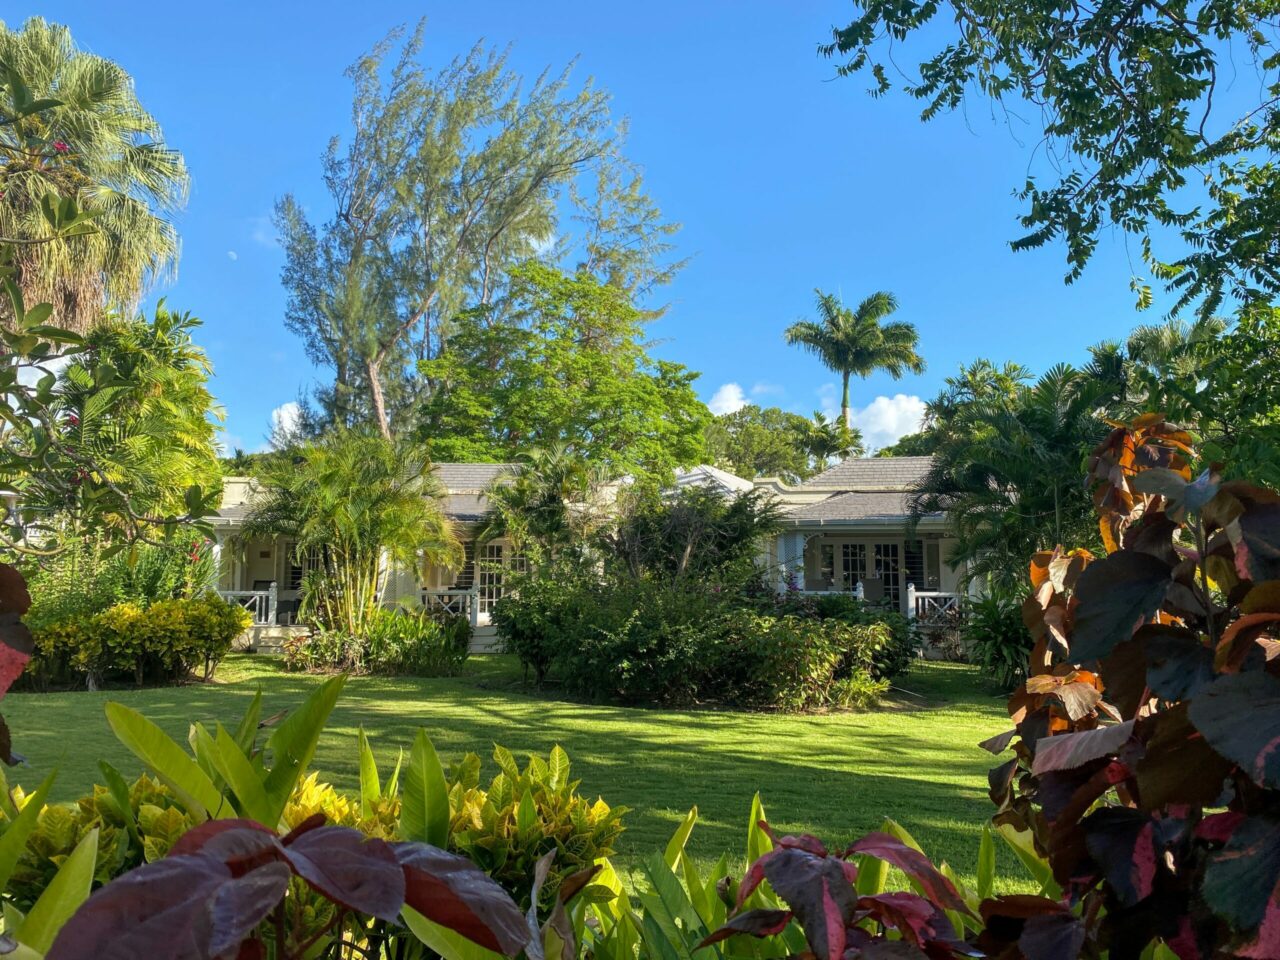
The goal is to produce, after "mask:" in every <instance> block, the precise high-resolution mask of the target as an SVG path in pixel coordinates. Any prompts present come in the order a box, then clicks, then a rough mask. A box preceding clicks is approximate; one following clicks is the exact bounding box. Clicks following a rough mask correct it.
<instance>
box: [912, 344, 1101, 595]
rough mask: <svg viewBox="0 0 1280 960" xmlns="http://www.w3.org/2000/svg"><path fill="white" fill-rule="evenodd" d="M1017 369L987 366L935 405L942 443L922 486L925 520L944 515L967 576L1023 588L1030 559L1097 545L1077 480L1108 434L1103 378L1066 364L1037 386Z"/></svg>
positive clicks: (968, 374) (919, 509)
mask: <svg viewBox="0 0 1280 960" xmlns="http://www.w3.org/2000/svg"><path fill="white" fill-rule="evenodd" d="M1020 378H1021V371H1020V369H1018V368H1013V369H1009V368H1006V369H1005V370H1004V371H1000V370H996V369H995V368H994V367H992V366H991V365H990V364H985V363H982V362H980V363H979V364H976V365H975V368H971V369H970V370H969V371H962V375H961V377H959V378H956V379H955V380H952V381H949V383H948V387H947V389H946V390H945V391H944V392H943V394H942V395H941V396H940V397H939V398H938V400H936V401H935V402H934V404H933V405H931V410H933V411H934V413H933V414H932V415H931V416H932V417H933V418H934V419H933V420H931V422H936V423H937V431H938V432H937V438H938V446H937V448H936V451H935V454H934V460H933V464H932V466H931V468H930V470H929V472H928V473H927V474H926V475H925V477H924V479H923V480H922V481H921V484H920V486H919V488H918V489H917V490H916V492H915V495H914V498H913V502H912V511H913V513H914V514H915V515H916V516H924V515H927V514H933V513H937V512H939V511H945V512H946V514H947V519H948V521H949V523H950V525H951V529H952V530H953V531H954V535H955V538H956V540H955V544H954V545H953V547H952V551H951V562H952V563H955V564H962V565H963V568H964V570H965V576H966V577H968V578H970V579H972V578H984V579H985V580H986V581H988V582H989V583H990V584H991V585H993V586H995V587H997V588H1004V589H1017V588H1018V585H1019V584H1020V582H1021V580H1022V577H1023V571H1024V570H1025V564H1026V558H1027V557H1028V556H1030V555H1031V554H1032V553H1034V552H1036V551H1037V550H1042V549H1047V548H1052V547H1053V546H1054V545H1055V544H1059V543H1070V542H1078V543H1085V544H1091V543H1094V542H1096V540H1095V538H1094V535H1093V530H1094V529H1095V524H1094V522H1093V519H1092V517H1091V509H1092V508H1091V504H1090V501H1089V496H1088V491H1087V490H1085V489H1084V487H1083V486H1081V484H1079V483H1078V482H1076V481H1075V480H1074V479H1073V478H1074V477H1076V476H1078V475H1079V473H1080V470H1081V468H1082V466H1083V464H1084V461H1085V458H1086V456H1087V455H1088V451H1089V449H1090V448H1091V447H1092V446H1093V445H1094V444H1096V443H1097V442H1098V440H1100V439H1101V438H1102V436H1103V435H1104V434H1105V432H1106V429H1107V428H1106V424H1105V423H1104V422H1103V421H1102V420H1101V419H1100V418H1099V416H1098V414H1099V411H1100V410H1101V409H1102V408H1103V406H1104V404H1105V398H1106V387H1105V384H1103V383H1102V382H1100V381H1099V380H1098V379H1097V378H1095V377H1092V376H1090V375H1088V374H1087V373H1085V372H1082V371H1078V370H1075V369H1073V368H1072V367H1069V366H1066V365H1065V364H1060V365H1059V366H1056V367H1054V368H1053V369H1051V370H1049V371H1048V372H1047V373H1045V374H1044V376H1042V377H1041V378H1040V379H1039V380H1038V381H1036V382H1035V383H1034V384H1031V385H1027V384H1024V383H1021V382H1020Z"/></svg>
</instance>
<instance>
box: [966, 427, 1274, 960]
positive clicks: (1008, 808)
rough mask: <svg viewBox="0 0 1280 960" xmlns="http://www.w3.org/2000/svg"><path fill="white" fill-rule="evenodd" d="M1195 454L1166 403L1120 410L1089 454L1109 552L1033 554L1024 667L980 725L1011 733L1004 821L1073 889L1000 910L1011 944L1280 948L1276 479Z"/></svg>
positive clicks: (1202, 950) (1093, 953)
mask: <svg viewBox="0 0 1280 960" xmlns="http://www.w3.org/2000/svg"><path fill="white" fill-rule="evenodd" d="M1193 461H1194V450H1193V447H1192V438H1191V437H1190V436H1189V435H1188V434H1187V433H1185V432H1183V431H1182V430H1179V429H1177V428H1176V427H1173V426H1171V425H1169V424H1167V423H1165V422H1164V421H1163V420H1162V418H1160V417H1159V416H1147V417H1143V418H1141V419H1139V420H1136V421H1134V422H1133V423H1130V424H1118V425H1116V426H1115V429H1114V430H1113V431H1112V432H1111V434H1110V436H1109V437H1108V438H1107V439H1106V440H1105V441H1104V442H1103V443H1102V444H1101V445H1100V446H1099V447H1098V448H1097V449H1096V450H1095V451H1094V453H1093V456H1092V458H1091V461H1090V466H1089V470H1090V478H1091V481H1092V482H1093V483H1094V499H1095V503H1096V504H1097V507H1098V512H1099V521H1100V530H1101V534H1102V539H1103V542H1104V543H1105V544H1106V547H1107V550H1108V553H1107V555H1106V556H1105V557H1103V558H1101V559H1099V558H1096V557H1094V556H1093V555H1091V554H1090V553H1089V552H1087V551H1083V550H1075V551H1070V552H1068V551H1064V550H1062V549H1061V548H1059V549H1057V550H1055V551H1053V552H1051V553H1044V554H1040V555H1037V556H1036V557H1035V558H1034V560H1033V561H1032V564H1031V581H1032V587H1033V594H1032V596H1031V597H1030V598H1029V599H1028V600H1027V602H1026V604H1025V606H1024V619H1025V621H1026V623H1027V626H1028V628H1029V629H1030V630H1031V632H1032V635H1033V638H1034V640H1035V648H1034V651H1033V653H1032V657H1031V664H1030V668H1029V671H1028V674H1029V679H1028V680H1027V682H1026V683H1025V684H1024V685H1023V687H1021V688H1020V689H1019V690H1017V691H1015V693H1014V694H1013V695H1012V696H1011V697H1010V700H1009V714H1010V716H1011V717H1012V719H1013V723H1014V728H1013V729H1012V730H1010V731H1009V732H1008V733H1006V734H1003V735H1001V736H999V737H995V738H992V740H990V741H988V742H987V744H985V745H986V746H987V747H988V748H989V749H991V750H992V752H994V753H1000V752H1002V751H1003V750H1005V749H1006V748H1008V747H1010V746H1011V747H1012V749H1013V752H1014V756H1013V758H1012V759H1010V760H1009V761H1008V762H1006V763H1004V764H1003V765H1001V766H1000V767H997V768H996V769H995V770H993V771H992V772H991V777H990V786H991V796H992V799H993V800H994V801H995V802H996V803H997V804H998V806H999V812H998V813H997V815H996V817H995V822H996V823H997V824H998V825H1001V824H1008V825H1010V826H1012V827H1013V828H1014V829H1017V830H1025V831H1029V832H1030V835H1031V837H1033V838H1034V843H1035V846H1036V848H1037V849H1038V851H1039V852H1040V853H1041V854H1042V855H1043V856H1044V857H1046V858H1047V859H1048V862H1049V864H1050V865H1051V867H1052V871H1053V877H1052V880H1049V881H1048V884H1049V885H1055V886H1056V887H1057V888H1058V889H1057V890H1051V891H1050V892H1052V893H1057V892H1058V891H1059V890H1060V893H1061V896H1060V899H1057V904H1056V906H1055V905H1054V901H1053V900H1052V899H1046V898H1032V899H1031V900H1022V901H1019V902H1018V903H1017V904H1012V903H1011V904H1010V905H1009V909H1008V910H1006V913H1005V916H1004V917H1002V918H995V917H992V918H989V919H988V923H987V932H988V934H989V935H992V934H995V933H1001V934H1002V939H1003V940H1005V941H1009V940H1010V938H1013V940H1014V942H1016V943H1017V945H1018V952H1017V953H1012V954H1009V955H1010V956H1018V955H1019V954H1020V955H1024V956H1026V957H1029V958H1032V960H1041V958H1054V960H1056V958H1063V960H1066V958H1074V957H1077V956H1085V957H1098V956H1101V955H1102V954H1103V953H1104V952H1109V955H1110V957H1112V958H1120V957H1137V956H1139V955H1140V954H1142V953H1143V951H1144V950H1146V949H1148V948H1149V946H1150V945H1151V943H1152V942H1153V941H1160V942H1163V944H1164V945H1165V946H1166V947H1167V948H1168V949H1169V950H1172V951H1173V952H1174V953H1175V954H1176V955H1177V956H1178V957H1179V958H1181V960H1200V958H1209V957H1221V956H1241V957H1253V958H1274V957H1280V887H1278V883H1280V657H1278V656H1277V654H1280V494H1277V493H1275V492H1274V491H1271V490H1267V489H1263V488H1261V487H1257V486H1253V485H1251V484H1248V483H1245V482H1241V481H1228V482H1224V481H1223V480H1222V479H1221V477H1220V473H1219V470H1218V469H1217V468H1215V467H1210V468H1208V469H1205V470H1203V471H1201V472H1199V473H1198V474H1196V475H1194V476H1193V473H1192V470H1191V466H1190V465H1191V463H1192V462H1193ZM1033 901H1035V902H1033ZM1037 903H1038V905H1037ZM1014 907H1016V908H1017V909H1016V910H1015V909H1014ZM1067 908H1071V909H1070V910H1068V909H1067ZM1035 909H1039V910H1044V911H1048V910H1051V909H1054V910H1057V911H1058V919H1057V920H1055V921H1054V922H1055V923H1056V924H1057V927H1056V928H1055V929H1056V930H1057V934H1058V936H1057V938H1056V939H1055V940H1053V941H1052V942H1049V943H1046V942H1045V941H1043V940H1040V941H1035V940H1034V938H1032V940H1027V938H1026V935H1025V930H1024V928H1025V927H1026V926H1029V924H1030V922H1031V920H1030V919H1023V920H1021V921H1020V920H1019V918H1018V917H1017V916H1016V915H1015V914H1016V913H1017V912H1018V911H1021V912H1023V913H1027V914H1031V911H1032V910H1035ZM983 912H984V914H985V913H986V910H985V905H984V911H983ZM1045 915H1046V914H1044V913H1037V914H1034V916H1036V917H1039V916H1045ZM1019 924H1021V926H1020V925H1019ZM1015 934H1016V937H1015V936H1014V935H1015ZM1024 941H1025V942H1024ZM1033 941H1034V942H1033Z"/></svg>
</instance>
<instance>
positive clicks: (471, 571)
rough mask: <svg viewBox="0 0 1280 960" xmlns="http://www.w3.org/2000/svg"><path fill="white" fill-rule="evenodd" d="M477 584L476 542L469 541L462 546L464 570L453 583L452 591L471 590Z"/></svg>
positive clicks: (460, 571)
mask: <svg viewBox="0 0 1280 960" xmlns="http://www.w3.org/2000/svg"><path fill="white" fill-rule="evenodd" d="M475 582H476V542H475V541H474V540H467V541H466V542H465V543H463V544H462V569H460V570H459V571H458V576H457V577H456V578H455V579H454V581H453V586H452V587H450V588H449V589H450V590H470V589H471V588H472V587H473V586H475Z"/></svg>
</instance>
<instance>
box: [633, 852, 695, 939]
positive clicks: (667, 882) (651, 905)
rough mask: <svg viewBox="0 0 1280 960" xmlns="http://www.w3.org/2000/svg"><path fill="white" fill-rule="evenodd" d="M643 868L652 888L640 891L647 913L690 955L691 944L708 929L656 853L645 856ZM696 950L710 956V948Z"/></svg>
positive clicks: (674, 876) (669, 869)
mask: <svg viewBox="0 0 1280 960" xmlns="http://www.w3.org/2000/svg"><path fill="white" fill-rule="evenodd" d="M642 869H643V872H644V875H645V878H646V879H647V880H648V881H649V885H650V888H651V892H649V893H646V894H641V901H642V902H643V903H644V905H645V908H646V913H648V914H651V915H652V916H653V918H654V919H655V920H656V921H657V923H658V924H659V926H660V927H661V929H662V930H663V932H664V933H666V934H667V935H668V937H669V938H670V939H671V941H672V943H673V944H675V945H678V947H677V949H678V951H679V952H680V953H681V954H682V955H684V956H686V957H692V956H693V955H694V947H695V946H696V945H697V944H699V943H700V942H702V941H703V940H704V939H706V937H707V934H708V931H707V928H706V926H705V925H704V924H703V922H702V920H701V918H700V917H699V916H698V914H697V912H696V911H695V910H694V908H693V903H692V902H690V900H689V896H688V894H687V893H686V892H685V890H684V887H682V886H681V885H680V881H679V880H677V879H676V875H675V874H674V873H672V872H671V868H670V867H668V866H667V864H666V862H665V861H664V860H663V859H662V858H661V857H659V856H658V855H657V854H656V853H652V854H650V855H649V856H648V857H646V858H645V860H644V861H643V863H642ZM646 919H647V918H646ZM698 953H699V954H702V955H707V956H710V955H712V954H713V951H711V950H710V949H705V950H702V951H698Z"/></svg>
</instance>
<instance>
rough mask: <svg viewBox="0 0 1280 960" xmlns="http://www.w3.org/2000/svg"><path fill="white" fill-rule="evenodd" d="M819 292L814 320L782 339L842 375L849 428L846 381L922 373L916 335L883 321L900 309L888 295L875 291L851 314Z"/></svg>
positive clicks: (842, 396) (909, 328) (834, 298)
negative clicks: (878, 375) (815, 318)
mask: <svg viewBox="0 0 1280 960" xmlns="http://www.w3.org/2000/svg"><path fill="white" fill-rule="evenodd" d="M814 293H815V294H817V298H818V299H817V308H818V318H819V319H818V320H817V321H812V320H799V321H797V322H796V323H793V324H792V325H791V326H789V327H788V328H787V329H786V332H785V334H784V336H785V337H786V341H787V343H789V344H791V345H792V346H798V347H803V348H804V349H805V350H808V351H809V352H810V353H812V354H814V355H816V356H817V357H818V359H820V360H821V361H822V362H823V364H825V365H826V367H827V368H828V369H829V370H831V371H832V372H833V373H838V374H840V380H841V393H840V416H841V418H842V419H843V420H844V423H845V425H846V426H852V415H851V412H850V409H849V378H850V377H851V376H857V377H860V378H865V377H869V376H871V374H873V373H875V372H876V371H877V370H883V371H884V372H885V373H887V374H889V376H891V377H893V378H894V379H895V380H897V379H900V378H901V377H902V376H904V375H905V374H906V373H908V372H910V373H923V372H924V367H925V364H924V359H923V358H921V356H920V355H919V354H918V353H916V345H917V343H918V342H919V339H920V335H919V333H917V332H916V328H915V327H914V326H913V325H912V324H910V323H907V322H905V321H901V320H895V321H892V322H889V323H884V322H883V321H884V319H885V318H886V317H888V316H889V315H890V314H892V313H893V312H894V311H895V310H897V309H898V301H897V300H896V299H895V298H894V296H893V294H892V293H888V292H886V291H883V290H881V291H878V292H876V293H873V294H871V296H869V297H867V298H866V299H865V300H863V301H862V302H861V303H860V304H858V306H857V307H856V308H855V309H852V310H850V309H849V308H848V307H846V306H845V305H844V304H843V303H841V302H840V298H839V297H837V296H836V295H835V294H831V293H823V292H822V291H821V290H815V291H814Z"/></svg>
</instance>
